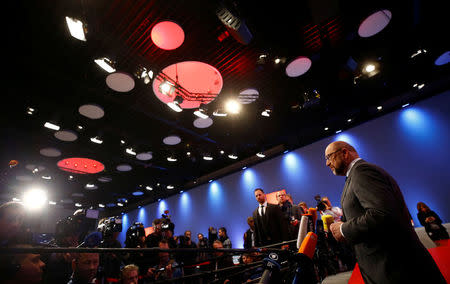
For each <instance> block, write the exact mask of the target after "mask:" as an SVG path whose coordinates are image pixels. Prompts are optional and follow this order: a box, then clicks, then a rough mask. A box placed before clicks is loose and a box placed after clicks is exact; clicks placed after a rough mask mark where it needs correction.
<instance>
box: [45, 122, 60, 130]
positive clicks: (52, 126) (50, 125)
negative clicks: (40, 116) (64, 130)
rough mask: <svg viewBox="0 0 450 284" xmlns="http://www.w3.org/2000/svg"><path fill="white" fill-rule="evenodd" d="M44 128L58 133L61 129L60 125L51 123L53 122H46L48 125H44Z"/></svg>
mask: <svg viewBox="0 0 450 284" xmlns="http://www.w3.org/2000/svg"><path fill="white" fill-rule="evenodd" d="M44 127H47V128H48V129H51V130H56V131H58V130H59V129H60V127H59V126H58V125H56V124H53V123H51V122H46V123H45V124H44Z"/></svg>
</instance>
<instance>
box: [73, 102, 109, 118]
mask: <svg viewBox="0 0 450 284" xmlns="http://www.w3.org/2000/svg"><path fill="white" fill-rule="evenodd" d="M78 112H79V113H80V114H81V115H84V116H85V117H87V118H90V119H100V118H102V117H103V116H104V115H105V111H104V110H103V108H102V107H101V106H98V105H93V104H88V105H82V106H80V107H79V108H78Z"/></svg>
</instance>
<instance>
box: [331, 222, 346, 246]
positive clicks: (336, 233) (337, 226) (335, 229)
mask: <svg viewBox="0 0 450 284" xmlns="http://www.w3.org/2000/svg"><path fill="white" fill-rule="evenodd" d="M342 224H344V223H343V222H336V223H333V224H331V225H330V230H331V233H332V234H333V237H334V238H335V239H336V241H338V242H343V241H344V240H345V238H344V236H343V235H342V234H341V226H342Z"/></svg>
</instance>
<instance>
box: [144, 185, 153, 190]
mask: <svg viewBox="0 0 450 284" xmlns="http://www.w3.org/2000/svg"><path fill="white" fill-rule="evenodd" d="M145 189H146V190H153V188H152V187H151V186H148V185H147V186H146V187H145Z"/></svg>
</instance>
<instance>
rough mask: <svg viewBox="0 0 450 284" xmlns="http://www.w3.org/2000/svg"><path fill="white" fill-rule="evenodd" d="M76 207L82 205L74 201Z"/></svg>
mask: <svg viewBox="0 0 450 284" xmlns="http://www.w3.org/2000/svg"><path fill="white" fill-rule="evenodd" d="M75 206H76V207H82V206H83V205H82V204H81V203H75Z"/></svg>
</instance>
